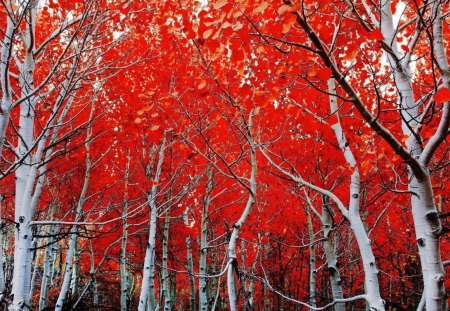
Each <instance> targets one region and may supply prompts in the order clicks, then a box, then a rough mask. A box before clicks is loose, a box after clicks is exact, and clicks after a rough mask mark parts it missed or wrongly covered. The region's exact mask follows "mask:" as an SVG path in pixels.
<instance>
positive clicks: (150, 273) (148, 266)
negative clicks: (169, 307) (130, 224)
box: [138, 137, 166, 311]
mask: <svg viewBox="0 0 450 311" xmlns="http://www.w3.org/2000/svg"><path fill="white" fill-rule="evenodd" d="M165 148H166V138H165V137H164V138H163V141H162V143H161V147H160V151H159V159H158V164H157V167H156V172H155V177H154V179H153V186H152V188H151V191H150V194H149V196H148V204H149V207H150V228H149V236H148V243H147V248H146V250H145V259H144V271H143V273H142V286H141V293H140V295H139V305H138V311H145V306H146V304H147V299H148V300H149V306H148V307H149V310H151V311H154V310H155V308H156V302H155V258H154V257H155V241H156V220H157V217H158V215H157V206H156V196H157V192H158V183H159V180H160V176H161V170H162V165H163V162H164V151H165Z"/></svg>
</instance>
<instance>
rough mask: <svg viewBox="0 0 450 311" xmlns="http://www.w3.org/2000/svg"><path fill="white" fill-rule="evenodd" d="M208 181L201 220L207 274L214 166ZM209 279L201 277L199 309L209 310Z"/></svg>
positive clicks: (203, 272) (202, 265) (202, 260)
mask: <svg viewBox="0 0 450 311" xmlns="http://www.w3.org/2000/svg"><path fill="white" fill-rule="evenodd" d="M207 178H208V180H207V182H206V190H205V198H204V199H203V209H202V222H201V236H200V258H199V267H200V274H201V275H206V273H207V272H208V270H207V263H206V258H207V255H208V209H209V205H210V203H211V191H212V188H213V182H214V180H213V171H212V167H211V166H209V167H208V168H207ZM207 286H208V279H207V278H206V277H199V293H198V295H199V310H200V311H207V310H208V287H207Z"/></svg>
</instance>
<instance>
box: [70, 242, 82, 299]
mask: <svg viewBox="0 0 450 311" xmlns="http://www.w3.org/2000/svg"><path fill="white" fill-rule="evenodd" d="M79 272H80V250H79V245H78V240H75V252H74V254H73V269H72V277H71V279H70V292H71V296H72V298H76V297H77V295H78V288H79V284H78V274H79Z"/></svg>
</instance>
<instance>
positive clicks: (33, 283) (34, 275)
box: [30, 240, 41, 305]
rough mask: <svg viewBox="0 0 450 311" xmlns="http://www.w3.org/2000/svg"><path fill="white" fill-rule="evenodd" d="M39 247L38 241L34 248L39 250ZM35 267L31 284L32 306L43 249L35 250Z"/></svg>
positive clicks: (35, 242) (34, 243) (34, 242)
mask: <svg viewBox="0 0 450 311" xmlns="http://www.w3.org/2000/svg"><path fill="white" fill-rule="evenodd" d="M37 247H38V241H37V240H36V241H33V248H37ZM34 257H35V258H34V267H33V275H32V277H31V282H30V305H32V302H33V293H34V286H35V283H36V275H37V274H38V270H39V260H40V257H41V249H36V250H35V255H34Z"/></svg>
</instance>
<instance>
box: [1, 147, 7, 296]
mask: <svg viewBox="0 0 450 311" xmlns="http://www.w3.org/2000/svg"><path fill="white" fill-rule="evenodd" d="M0 154H1V153H0ZM2 203H3V197H2V196H1V194H0V297H3V294H4V291H5V288H6V287H5V271H4V269H3V263H4V262H5V260H4V257H3V256H4V255H3V230H2V229H3V222H2V221H1V220H2V215H3V211H2V209H3V204H2Z"/></svg>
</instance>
